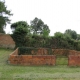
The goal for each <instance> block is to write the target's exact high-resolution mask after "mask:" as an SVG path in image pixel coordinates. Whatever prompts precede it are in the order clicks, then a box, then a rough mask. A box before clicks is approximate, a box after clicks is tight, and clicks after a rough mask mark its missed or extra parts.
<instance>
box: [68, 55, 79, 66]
mask: <svg viewBox="0 0 80 80" xmlns="http://www.w3.org/2000/svg"><path fill="white" fill-rule="evenodd" d="M68 65H69V66H80V55H69V57H68Z"/></svg>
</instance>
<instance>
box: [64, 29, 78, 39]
mask: <svg viewBox="0 0 80 80" xmlns="http://www.w3.org/2000/svg"><path fill="white" fill-rule="evenodd" d="M65 34H67V35H69V36H70V37H71V38H72V39H77V33H76V31H74V30H71V29H67V30H66V31H65Z"/></svg>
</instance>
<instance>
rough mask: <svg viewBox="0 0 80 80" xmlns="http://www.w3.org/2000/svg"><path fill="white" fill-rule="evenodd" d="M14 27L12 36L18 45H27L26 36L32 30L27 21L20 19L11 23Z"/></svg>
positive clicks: (12, 27)
mask: <svg viewBox="0 0 80 80" xmlns="http://www.w3.org/2000/svg"><path fill="white" fill-rule="evenodd" d="M11 29H13V34H12V37H13V39H14V41H15V42H16V47H20V46H25V45H26V37H27V36H29V34H30V30H29V25H28V24H27V22H25V21H19V22H16V23H13V24H12V25H11Z"/></svg>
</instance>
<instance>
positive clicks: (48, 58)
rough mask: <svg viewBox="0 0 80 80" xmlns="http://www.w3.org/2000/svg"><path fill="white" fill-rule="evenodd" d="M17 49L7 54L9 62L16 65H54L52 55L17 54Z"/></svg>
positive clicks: (54, 60)
mask: <svg viewBox="0 0 80 80" xmlns="http://www.w3.org/2000/svg"><path fill="white" fill-rule="evenodd" d="M17 52H18V49H16V50H15V51H14V52H13V53H11V54H10V55H9V59H8V61H9V63H10V64H14V65H15V64H16V65H55V63H56V58H55V56H54V55H17Z"/></svg>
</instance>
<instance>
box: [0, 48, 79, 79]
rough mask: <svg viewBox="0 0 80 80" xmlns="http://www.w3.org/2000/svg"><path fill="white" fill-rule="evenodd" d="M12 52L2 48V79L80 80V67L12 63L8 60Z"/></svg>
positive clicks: (0, 77)
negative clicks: (18, 64)
mask: <svg viewBox="0 0 80 80" xmlns="http://www.w3.org/2000/svg"><path fill="white" fill-rule="evenodd" d="M11 52H12V50H8V49H0V80H80V67H68V66H67V65H56V66H17V65H10V64H8V63H7V60H8V56H9V54H10V53H11Z"/></svg>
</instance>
